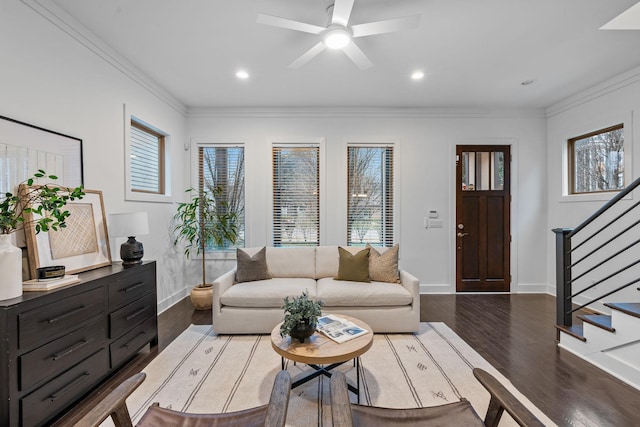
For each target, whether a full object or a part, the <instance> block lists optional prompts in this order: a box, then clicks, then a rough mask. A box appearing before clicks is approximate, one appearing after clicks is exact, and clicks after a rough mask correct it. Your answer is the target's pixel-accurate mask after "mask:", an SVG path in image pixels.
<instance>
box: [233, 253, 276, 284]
mask: <svg viewBox="0 0 640 427" xmlns="http://www.w3.org/2000/svg"><path fill="white" fill-rule="evenodd" d="M236 260H237V264H238V265H237V269H236V282H253V281H256V280H265V279H271V273H269V268H267V248H266V247H265V248H262V249H260V250H259V251H258V252H256V254H255V255H254V256H250V255H249V254H248V253H246V252H245V251H243V250H242V249H239V248H238V249H237V250H236Z"/></svg>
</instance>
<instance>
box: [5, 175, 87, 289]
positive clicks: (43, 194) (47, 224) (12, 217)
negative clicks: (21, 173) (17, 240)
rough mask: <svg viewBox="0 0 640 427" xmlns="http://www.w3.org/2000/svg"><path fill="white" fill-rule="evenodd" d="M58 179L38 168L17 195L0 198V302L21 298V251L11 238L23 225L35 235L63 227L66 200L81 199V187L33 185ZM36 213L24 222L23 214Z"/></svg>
mask: <svg viewBox="0 0 640 427" xmlns="http://www.w3.org/2000/svg"><path fill="white" fill-rule="evenodd" d="M42 178H44V179H49V180H51V181H55V180H57V179H58V177H57V176H55V175H47V173H46V172H45V171H43V170H41V169H39V170H38V171H37V172H36V173H35V174H33V176H32V177H31V178H28V179H27V180H25V181H23V182H22V183H20V185H19V186H18V192H17V194H13V193H11V192H7V193H5V194H4V195H2V196H0V271H1V272H2V285H0V300H5V299H10V298H16V297H19V296H20V295H22V251H21V250H20V249H19V248H17V247H16V246H15V245H14V244H13V241H12V240H13V239H12V235H13V234H14V232H15V231H16V230H18V229H20V228H24V227H25V226H26V225H33V226H34V228H35V232H36V234H37V233H40V232H41V231H42V232H48V231H50V230H53V231H56V230H58V229H60V228H64V227H66V225H67V224H66V222H65V221H66V219H67V218H68V217H69V215H70V213H69V211H67V210H65V209H64V206H65V205H66V204H67V202H68V201H69V200H75V199H82V197H83V196H84V194H85V193H84V191H83V189H82V187H76V188H74V189H70V188H65V187H60V186H56V185H53V184H51V183H49V184H47V185H39V186H33V184H34V182H35V181H36V179H42ZM27 213H33V214H37V215H38V218H37V219H33V220H30V221H27V219H26V217H25V214H27Z"/></svg>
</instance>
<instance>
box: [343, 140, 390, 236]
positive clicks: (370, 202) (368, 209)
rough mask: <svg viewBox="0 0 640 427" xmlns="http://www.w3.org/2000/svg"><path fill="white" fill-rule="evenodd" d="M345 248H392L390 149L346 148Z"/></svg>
mask: <svg viewBox="0 0 640 427" xmlns="http://www.w3.org/2000/svg"><path fill="white" fill-rule="evenodd" d="M347 164H348V165H347V167H348V172H347V180H348V182H347V195H348V196H347V197H348V201H347V244H348V245H350V246H358V245H365V244H367V243H369V244H372V245H380V246H393V147H386V146H384V147H382V146H368V147H365V146H350V147H348V148H347Z"/></svg>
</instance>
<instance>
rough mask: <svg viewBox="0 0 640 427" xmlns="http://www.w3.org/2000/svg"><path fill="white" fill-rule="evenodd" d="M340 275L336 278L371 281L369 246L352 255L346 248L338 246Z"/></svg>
mask: <svg viewBox="0 0 640 427" xmlns="http://www.w3.org/2000/svg"><path fill="white" fill-rule="evenodd" d="M338 255H339V259H338V275H337V276H336V277H335V279H336V280H350V281H353V282H369V281H370V280H369V248H366V249H362V250H361V251H359V252H358V253H357V254H355V255H352V254H351V253H350V252H349V251H347V250H346V249H344V248H342V247H339V248H338Z"/></svg>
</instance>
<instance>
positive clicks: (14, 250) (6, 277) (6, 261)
mask: <svg viewBox="0 0 640 427" xmlns="http://www.w3.org/2000/svg"><path fill="white" fill-rule="evenodd" d="M21 295H22V251H21V250H20V249H19V248H18V247H17V246H15V245H14V244H13V242H12V241H11V234H0V300H5V299H11V298H17V297H19V296H21Z"/></svg>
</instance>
